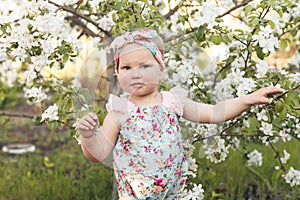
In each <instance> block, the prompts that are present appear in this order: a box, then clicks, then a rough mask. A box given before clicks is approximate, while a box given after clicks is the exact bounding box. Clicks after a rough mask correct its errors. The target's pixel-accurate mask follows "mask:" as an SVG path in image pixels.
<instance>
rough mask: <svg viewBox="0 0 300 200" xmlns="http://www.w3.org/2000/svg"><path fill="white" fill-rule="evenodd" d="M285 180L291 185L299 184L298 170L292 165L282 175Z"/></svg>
mask: <svg viewBox="0 0 300 200" xmlns="http://www.w3.org/2000/svg"><path fill="white" fill-rule="evenodd" d="M282 177H283V178H284V179H285V181H286V182H287V183H288V184H290V186H291V187H294V186H299V185H300V170H296V169H294V168H293V167H290V169H289V170H288V171H287V172H286V173H285V174H283V175H282Z"/></svg>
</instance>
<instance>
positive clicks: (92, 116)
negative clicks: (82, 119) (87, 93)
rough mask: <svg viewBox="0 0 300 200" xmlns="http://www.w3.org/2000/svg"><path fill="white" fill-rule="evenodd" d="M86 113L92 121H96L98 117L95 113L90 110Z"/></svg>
mask: <svg viewBox="0 0 300 200" xmlns="http://www.w3.org/2000/svg"><path fill="white" fill-rule="evenodd" d="M87 115H88V116H90V117H91V119H92V120H93V121H95V122H98V117H97V115H96V114H95V113H92V112H90V113H88V114H87Z"/></svg>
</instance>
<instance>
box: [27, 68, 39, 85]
mask: <svg viewBox="0 0 300 200" xmlns="http://www.w3.org/2000/svg"><path fill="white" fill-rule="evenodd" d="M24 75H25V77H26V82H31V81H33V80H34V79H35V78H36V77H37V74H36V72H35V69H34V66H30V67H29V69H28V70H26V71H25V72H24Z"/></svg>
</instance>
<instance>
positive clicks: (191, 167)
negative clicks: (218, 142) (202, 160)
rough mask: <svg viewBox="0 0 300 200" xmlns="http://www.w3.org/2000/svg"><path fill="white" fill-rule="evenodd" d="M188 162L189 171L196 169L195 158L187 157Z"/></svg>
mask: <svg viewBox="0 0 300 200" xmlns="http://www.w3.org/2000/svg"><path fill="white" fill-rule="evenodd" d="M188 163H189V170H191V171H194V172H195V171H197V169H198V165H197V164H196V159H195V158H193V157H189V158H188Z"/></svg>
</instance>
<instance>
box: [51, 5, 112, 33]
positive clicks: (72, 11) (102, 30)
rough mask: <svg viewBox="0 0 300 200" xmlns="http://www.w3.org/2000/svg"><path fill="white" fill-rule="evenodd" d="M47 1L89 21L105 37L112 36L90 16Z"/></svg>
mask: <svg viewBox="0 0 300 200" xmlns="http://www.w3.org/2000/svg"><path fill="white" fill-rule="evenodd" d="M48 2H49V3H51V4H53V5H55V6H56V7H58V8H60V9H62V10H64V11H67V12H69V13H72V14H73V15H75V16H77V17H79V18H82V19H84V20H85V21H87V22H89V23H91V24H92V25H94V26H95V27H96V28H98V29H99V30H100V31H101V32H103V33H104V34H105V35H106V36H107V37H111V36H112V34H111V33H110V32H109V31H106V30H104V29H102V28H101V27H99V26H98V24H97V23H96V22H95V21H94V20H92V19H91V18H89V17H87V16H85V15H83V14H82V13H79V12H78V11H77V10H75V9H73V8H69V7H66V6H62V5H59V4H57V3H55V2H53V1H50V0H49V1H48Z"/></svg>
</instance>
